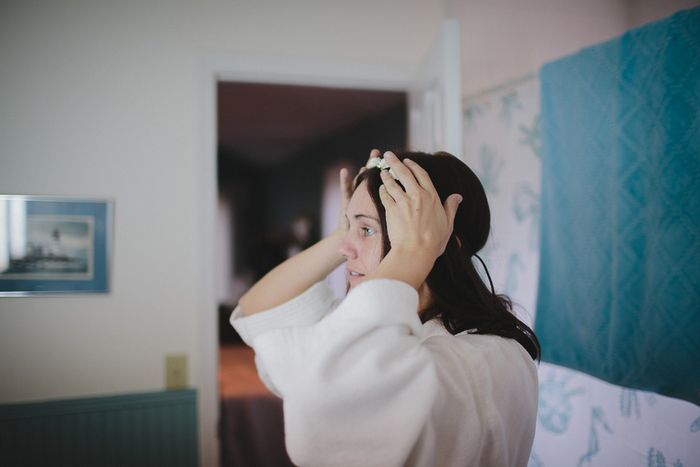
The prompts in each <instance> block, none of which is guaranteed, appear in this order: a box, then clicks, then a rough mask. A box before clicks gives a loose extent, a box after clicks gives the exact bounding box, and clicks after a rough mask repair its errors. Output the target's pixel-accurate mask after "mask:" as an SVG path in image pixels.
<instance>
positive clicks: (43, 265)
mask: <svg viewBox="0 0 700 467" xmlns="http://www.w3.org/2000/svg"><path fill="white" fill-rule="evenodd" d="M111 242H112V201H110V200H81V199H69V198H45V197H34V196H16V195H0V296H21V295H33V294H65V293H107V292H109V268H110V259H111Z"/></svg>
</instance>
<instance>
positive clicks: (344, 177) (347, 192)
mask: <svg viewBox="0 0 700 467" xmlns="http://www.w3.org/2000/svg"><path fill="white" fill-rule="evenodd" d="M340 194H341V196H342V203H343V206H347V204H348V203H349V202H350V197H351V196H352V186H351V185H350V171H349V170H348V169H346V168H342V169H340Z"/></svg>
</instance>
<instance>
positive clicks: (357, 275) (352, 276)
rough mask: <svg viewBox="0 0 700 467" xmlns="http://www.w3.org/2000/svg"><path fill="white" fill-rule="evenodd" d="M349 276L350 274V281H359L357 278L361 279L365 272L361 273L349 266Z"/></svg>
mask: <svg viewBox="0 0 700 467" xmlns="http://www.w3.org/2000/svg"><path fill="white" fill-rule="evenodd" d="M347 276H348V281H350V282H353V281H357V280H360V279H362V278H364V277H365V275H364V274H360V273H359V272H357V271H353V270H352V269H349V268H348V270H347Z"/></svg>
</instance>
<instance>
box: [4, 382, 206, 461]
mask: <svg viewBox="0 0 700 467" xmlns="http://www.w3.org/2000/svg"><path fill="white" fill-rule="evenodd" d="M196 401H197V396H196V391H195V390H178V391H165V392H153V393H145V394H128V395H119V396H109V397H95V398H89V399H73V400H58V401H49V402H34V403H22V404H6V405H0V465H3V466H13V467H15V466H17V467H24V466H42V467H45V466H56V467H59V466H60V467H62V466H70V467H78V466H90V467H94V466H100V467H102V466H104V467H111V466H129V467H132V466H149V467H150V466H168V467H170V466H182V467H192V466H197V465H198V463H199V459H198V457H199V456H198V448H197V407H196V406H197V404H196Z"/></svg>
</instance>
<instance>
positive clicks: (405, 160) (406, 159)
mask: <svg viewBox="0 0 700 467" xmlns="http://www.w3.org/2000/svg"><path fill="white" fill-rule="evenodd" d="M406 162H413V161H412V160H411V159H409V158H408V157H406V158H405V159H404V160H403V163H404V164H405V163H406Z"/></svg>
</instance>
